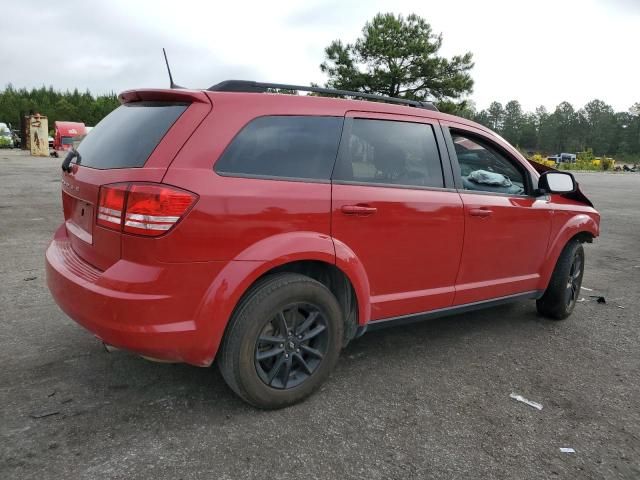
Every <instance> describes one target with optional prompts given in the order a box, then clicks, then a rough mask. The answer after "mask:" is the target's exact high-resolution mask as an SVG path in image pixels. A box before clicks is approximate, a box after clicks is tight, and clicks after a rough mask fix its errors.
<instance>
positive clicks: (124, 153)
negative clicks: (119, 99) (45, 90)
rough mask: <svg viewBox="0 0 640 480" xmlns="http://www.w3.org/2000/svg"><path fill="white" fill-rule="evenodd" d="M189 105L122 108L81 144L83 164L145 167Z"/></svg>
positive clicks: (138, 104)
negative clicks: (163, 138) (152, 153)
mask: <svg viewBox="0 0 640 480" xmlns="http://www.w3.org/2000/svg"><path fill="white" fill-rule="evenodd" d="M187 106H188V105H187V104H183V103H181V104H176V103H165V102H135V103H127V104H124V105H121V106H119V107H118V108H116V109H115V110H114V111H113V112H111V113H110V114H109V115H107V116H106V117H105V118H104V119H103V120H102V121H101V122H100V123H98V124H97V125H96V127H95V128H94V129H93V130H91V132H90V134H89V135H87V136H86V137H85V138H84V139H83V140H82V142H80V145H79V146H78V152H79V153H80V158H81V161H80V163H81V164H82V165H83V166H86V167H92V168H99V169H108V168H135V167H142V166H144V164H145V162H146V161H147V159H148V158H149V156H150V155H151V152H153V150H154V149H155V148H156V146H157V145H158V143H160V140H162V137H164V136H165V134H166V133H167V131H168V130H169V128H171V126H172V125H173V124H174V122H175V121H176V120H177V119H178V117H180V115H182V113H183V112H184V111H185V110H186V109H187Z"/></svg>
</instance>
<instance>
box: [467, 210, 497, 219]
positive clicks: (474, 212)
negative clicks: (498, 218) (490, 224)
mask: <svg viewBox="0 0 640 480" xmlns="http://www.w3.org/2000/svg"><path fill="white" fill-rule="evenodd" d="M492 213H493V210H490V209H488V208H472V209H471V210H469V215H471V216H472V217H482V218H486V217H488V216H489V215H491V214H492Z"/></svg>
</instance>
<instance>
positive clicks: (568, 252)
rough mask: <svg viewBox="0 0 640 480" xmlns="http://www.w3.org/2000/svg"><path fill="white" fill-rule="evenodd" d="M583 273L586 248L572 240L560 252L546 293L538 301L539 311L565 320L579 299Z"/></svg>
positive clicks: (556, 318) (553, 317)
mask: <svg viewBox="0 0 640 480" xmlns="http://www.w3.org/2000/svg"><path fill="white" fill-rule="evenodd" d="M583 275H584V248H582V244H581V243H580V242H579V241H577V240H572V241H571V242H569V243H568V244H567V245H566V246H565V247H564V250H563V251H562V253H561V254H560V258H559V259H558V263H557V264H556V268H555V269H554V271H553V275H552V276H551V280H550V281H549V286H548V287H547V289H546V290H545V292H544V295H543V296H542V297H541V298H540V299H538V300H537V301H536V307H537V308H538V313H540V315H543V316H545V317H547V318H551V319H553V320H564V319H565V318H567V317H568V316H569V315H571V312H573V309H574V307H575V306H576V302H577V301H578V296H579V294H580V287H581V286H582V277H583Z"/></svg>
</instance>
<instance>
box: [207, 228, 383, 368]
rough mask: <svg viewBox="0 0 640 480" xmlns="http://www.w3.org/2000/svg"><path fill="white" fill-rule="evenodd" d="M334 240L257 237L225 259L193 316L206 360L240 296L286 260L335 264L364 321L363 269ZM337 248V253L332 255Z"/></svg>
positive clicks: (309, 235)
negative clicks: (204, 342) (348, 283)
mask: <svg viewBox="0 0 640 480" xmlns="http://www.w3.org/2000/svg"><path fill="white" fill-rule="evenodd" d="M335 243H336V246H335V248H334V239H332V238H331V237H330V236H328V235H325V234H321V233H318V232H291V233H282V234H278V235H274V236H272V237H268V238H265V239H262V240H260V241H259V242H257V243H255V244H253V245H251V246H250V247H248V248H247V249H245V250H244V251H242V252H241V253H240V254H238V255H237V256H236V258H234V259H233V260H231V261H230V262H228V263H227V265H225V267H224V268H223V269H222V270H221V271H220V273H219V274H218V276H217V277H216V278H215V279H214V281H213V283H212V284H211V285H210V287H209V288H208V289H207V292H206V294H205V295H204V298H203V300H202V302H201V305H200V308H199V309H198V313H197V315H196V324H197V326H198V330H199V331H200V332H202V335H203V336H204V338H206V339H208V344H207V349H206V350H207V351H209V352H211V354H210V358H209V360H210V362H212V361H213V359H214V358H215V355H216V353H217V350H218V347H219V346H220V342H221V340H222V337H223V335H224V331H225V328H226V326H227V323H228V321H229V319H230V318H231V315H232V313H233V310H234V309H235V307H236V305H237V303H238V301H239V300H240V299H241V298H242V295H244V293H245V292H246V291H247V289H249V287H251V285H253V283H254V282H255V281H256V280H257V279H258V278H260V277H261V276H262V275H264V274H265V273H267V272H269V271H270V270H272V269H274V268H276V267H279V266H282V265H285V264H287V263H291V262H296V261H303V260H307V261H309V260H311V261H320V262H325V263H328V264H331V265H336V266H337V267H338V268H339V269H341V270H342V271H343V272H344V273H345V275H347V277H348V278H349V280H350V281H351V284H352V285H353V288H354V290H355V293H356V298H357V300H358V313H359V315H358V318H359V323H361V324H362V323H364V322H366V321H367V320H368V318H369V312H370V310H371V307H370V304H369V282H368V280H367V278H366V274H365V273H364V268H363V267H362V264H361V263H360V262H359V261H358V260H357V258H356V257H355V254H353V252H352V251H351V250H350V249H348V248H347V247H346V246H344V245H343V244H342V243H341V242H337V241H335ZM338 250H339V256H336V251H338ZM265 259H268V260H265ZM210 362H209V363H210Z"/></svg>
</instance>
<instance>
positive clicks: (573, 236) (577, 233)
mask: <svg viewBox="0 0 640 480" xmlns="http://www.w3.org/2000/svg"><path fill="white" fill-rule="evenodd" d="M599 233H600V229H599V225H598V223H597V222H596V220H594V219H593V218H592V217H591V216H589V215H586V214H579V215H574V216H572V217H570V218H569V219H568V220H567V221H566V222H564V224H563V225H562V226H561V228H559V229H558V233H556V234H555V235H554V237H553V238H552V239H551V241H550V243H549V249H548V250H547V257H546V259H545V263H544V266H543V269H542V274H541V275H540V277H541V289H542V290H546V288H547V286H548V285H549V281H550V280H551V275H552V274H553V271H554V269H555V267H556V263H557V262H558V258H560V254H561V253H562V251H563V250H564V248H565V246H566V245H567V244H568V243H569V242H571V241H573V240H578V241H579V242H580V243H592V242H593V239H594V238H595V237H597V236H598V235H599Z"/></svg>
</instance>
